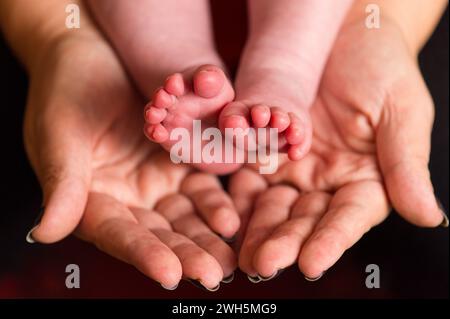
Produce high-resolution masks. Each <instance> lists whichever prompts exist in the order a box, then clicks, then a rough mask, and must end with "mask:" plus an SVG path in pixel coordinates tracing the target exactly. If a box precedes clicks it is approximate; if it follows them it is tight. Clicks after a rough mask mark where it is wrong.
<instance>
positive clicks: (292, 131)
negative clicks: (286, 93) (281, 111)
mask: <svg viewBox="0 0 450 319" xmlns="http://www.w3.org/2000/svg"><path fill="white" fill-rule="evenodd" d="M289 118H290V122H291V124H290V125H289V127H288V128H287V129H286V133H285V137H286V141H287V142H288V143H289V144H293V145H294V144H300V143H301V142H302V140H303V137H304V134H303V130H302V125H301V123H300V120H299V119H298V117H297V116H296V115H295V114H293V113H289Z"/></svg>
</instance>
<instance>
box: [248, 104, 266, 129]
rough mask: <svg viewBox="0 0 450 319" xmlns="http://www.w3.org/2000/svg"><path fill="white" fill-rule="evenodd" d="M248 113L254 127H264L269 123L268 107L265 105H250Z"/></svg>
mask: <svg viewBox="0 0 450 319" xmlns="http://www.w3.org/2000/svg"><path fill="white" fill-rule="evenodd" d="M250 113H251V116H252V122H253V124H254V125H255V127H266V126H267V125H268V124H269V121H270V109H269V107H268V106H267V105H263V104H258V105H255V106H253V107H252V109H251V111H250Z"/></svg>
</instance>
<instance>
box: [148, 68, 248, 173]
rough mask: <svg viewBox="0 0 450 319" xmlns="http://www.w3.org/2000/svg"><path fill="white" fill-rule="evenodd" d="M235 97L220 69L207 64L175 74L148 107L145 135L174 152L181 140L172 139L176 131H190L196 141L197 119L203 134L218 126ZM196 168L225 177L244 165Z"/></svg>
mask: <svg viewBox="0 0 450 319" xmlns="http://www.w3.org/2000/svg"><path fill="white" fill-rule="evenodd" d="M233 98H234V90H233V88H232V86H231V84H230V82H229V80H228V78H227V77H226V76H225V74H224V72H223V71H222V70H221V69H220V68H219V67H217V66H214V65H203V66H200V67H198V68H191V69H188V70H186V71H184V72H182V73H175V74H172V75H170V76H169V77H168V78H167V80H166V82H165V84H164V86H163V87H161V88H159V89H157V90H156V92H155V93H154V94H153V97H152V100H151V101H150V102H149V103H148V104H147V106H146V107H145V111H144V112H145V113H144V114H145V115H144V117H145V120H146V125H145V129H144V132H145V134H146V136H147V137H148V138H149V139H150V140H152V141H153V142H156V143H159V144H161V145H162V146H163V147H164V148H165V149H166V150H168V151H170V150H171V147H172V146H173V145H174V144H175V143H177V140H173V139H170V133H171V132H172V130H174V129H176V128H186V129H187V130H188V131H189V133H190V137H191V138H192V136H193V134H192V130H193V121H194V120H201V125H202V131H203V130H205V129H206V128H208V127H217V123H218V122H217V119H218V116H219V114H220V111H221V110H222V108H223V107H224V105H226V104H227V103H229V102H230V101H232V100H233ZM192 144H193V143H192V142H191V143H190V145H192ZM191 152H192V150H191ZM194 165H195V166H196V167H197V168H199V169H201V170H203V171H208V172H211V173H216V174H225V173H228V172H230V171H233V170H235V169H237V168H238V167H239V166H240V164H226V163H209V164H207V163H203V162H201V163H194Z"/></svg>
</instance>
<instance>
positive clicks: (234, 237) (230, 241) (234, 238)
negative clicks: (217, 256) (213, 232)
mask: <svg viewBox="0 0 450 319" xmlns="http://www.w3.org/2000/svg"><path fill="white" fill-rule="evenodd" d="M219 236H220V238H221V239H222V240H223V241H224V242H226V243H227V244H231V243H233V242H234V241H235V240H236V235H234V236H233V237H223V236H222V235H219Z"/></svg>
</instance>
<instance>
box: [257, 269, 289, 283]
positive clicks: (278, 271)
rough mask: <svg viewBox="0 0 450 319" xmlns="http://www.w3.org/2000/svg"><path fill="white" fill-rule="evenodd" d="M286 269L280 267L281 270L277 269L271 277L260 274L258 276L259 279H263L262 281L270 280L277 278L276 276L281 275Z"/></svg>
mask: <svg viewBox="0 0 450 319" xmlns="http://www.w3.org/2000/svg"><path fill="white" fill-rule="evenodd" d="M283 271H284V269H279V270H277V271H275V272H274V273H273V274H272V275H271V276H269V277H263V276H260V275H258V277H259V279H261V280H262V281H269V280H271V279H274V278H276V277H278V276H279V275H281V273H282V272H283Z"/></svg>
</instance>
